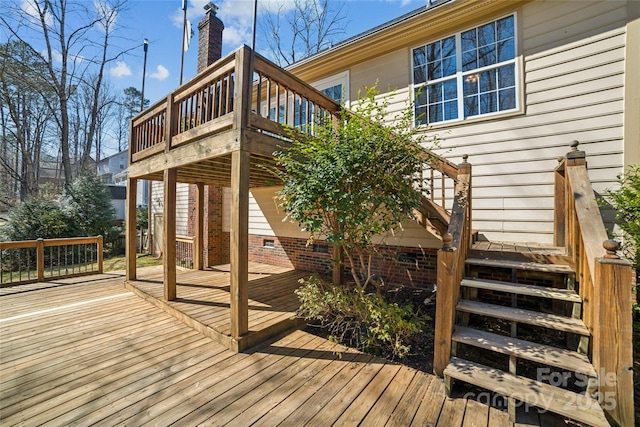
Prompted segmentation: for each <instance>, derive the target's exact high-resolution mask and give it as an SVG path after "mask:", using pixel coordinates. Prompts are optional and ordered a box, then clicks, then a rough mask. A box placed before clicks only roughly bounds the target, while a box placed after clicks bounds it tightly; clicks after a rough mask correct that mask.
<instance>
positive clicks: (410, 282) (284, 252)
mask: <svg viewBox="0 0 640 427" xmlns="http://www.w3.org/2000/svg"><path fill="white" fill-rule="evenodd" d="M379 252H380V255H381V256H380V257H377V258H376V260H375V261H374V264H373V271H374V273H375V274H376V275H378V276H379V277H381V278H383V279H384V281H385V282H386V283H388V284H403V285H406V286H411V287H417V288H427V289H431V288H432V287H433V284H434V283H435V282H436V259H437V249H420V248H407V247H396V246H382V247H380V248H379ZM332 257H333V246H332V245H328V244H325V243H323V242H318V243H317V244H314V245H307V242H306V240H305V239H295V238H290V237H275V236H261V235H256V234H251V235H249V260H250V261H253V262H260V263H265V264H271V265H277V266H282V267H292V268H296V269H300V270H308V271H314V272H318V273H320V274H326V275H330V274H331V271H332V262H331V259H332ZM349 277H350V273H349V272H346V278H347V280H348V278H349Z"/></svg>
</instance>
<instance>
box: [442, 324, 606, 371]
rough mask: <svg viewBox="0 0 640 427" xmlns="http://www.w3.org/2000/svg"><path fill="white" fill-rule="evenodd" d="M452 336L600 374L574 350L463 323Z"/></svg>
mask: <svg viewBox="0 0 640 427" xmlns="http://www.w3.org/2000/svg"><path fill="white" fill-rule="evenodd" d="M452 339H453V341H456V342H459V343H462V344H468V345H472V346H475V347H480V348H483V349H487V350H491V351H495V352H498V353H502V354H506V355H509V356H515V357H518V358H520V359H526V360H530V361H532V362H538V363H542V364H544V365H547V366H553V367H556V368H560V369H564V370H566V371H568V372H577V373H580V374H582V375H585V376H587V377H596V375H597V374H596V371H595V369H594V367H593V365H592V364H591V362H590V361H589V358H588V357H587V356H586V355H584V354H580V353H578V352H575V351H570V350H565V349H561V348H557V347H551V346H549V345H544V344H538V343H534V342H530V341H525V340H521V339H518V338H511V337H505V336H503V335H496V334H493V333H491V332H485V331H479V330H477V329H472V328H467V327H464V326H456V330H455V332H454V334H453V336H452Z"/></svg>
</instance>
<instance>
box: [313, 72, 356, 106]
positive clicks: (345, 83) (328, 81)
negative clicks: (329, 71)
mask: <svg viewBox="0 0 640 427" xmlns="http://www.w3.org/2000/svg"><path fill="white" fill-rule="evenodd" d="M339 84H341V85H342V95H343V97H344V99H343V102H344V106H345V107H346V108H349V106H350V99H349V71H348V70H347V71H343V72H341V73H338V74H334V75H332V76H329V77H326V78H324V79H321V80H318V81H315V82H313V83H311V86H313V87H314V88H316V89H317V90H319V91H323V90H325V89H327V88H330V87H333V86H337V85H339Z"/></svg>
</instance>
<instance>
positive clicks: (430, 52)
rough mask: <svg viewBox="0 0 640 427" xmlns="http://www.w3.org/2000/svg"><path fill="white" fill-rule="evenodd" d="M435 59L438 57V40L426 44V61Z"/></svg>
mask: <svg viewBox="0 0 640 427" xmlns="http://www.w3.org/2000/svg"><path fill="white" fill-rule="evenodd" d="M437 59H440V42H439V41H437V42H435V43H431V44H428V45H427V62H433V61H435V60H437Z"/></svg>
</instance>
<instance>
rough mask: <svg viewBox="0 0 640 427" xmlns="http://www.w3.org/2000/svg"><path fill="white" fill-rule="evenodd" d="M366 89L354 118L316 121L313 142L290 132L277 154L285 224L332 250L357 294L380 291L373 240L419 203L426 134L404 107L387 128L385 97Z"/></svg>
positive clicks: (394, 226)
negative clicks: (418, 184)
mask: <svg viewBox="0 0 640 427" xmlns="http://www.w3.org/2000/svg"><path fill="white" fill-rule="evenodd" d="M377 95H378V91H377V89H376V88H375V87H374V88H369V89H368V90H367V93H366V94H365V95H364V96H363V97H362V98H361V99H360V100H359V101H358V104H357V105H356V106H355V108H354V111H353V112H352V113H349V112H347V111H346V110H341V113H340V118H339V120H337V121H336V123H334V122H333V121H331V120H324V121H322V120H321V121H320V122H319V123H314V126H315V127H314V131H315V137H313V138H309V137H307V136H306V135H305V134H304V133H300V132H298V133H296V132H292V133H291V139H292V140H293V143H292V144H291V146H290V147H288V148H287V149H286V150H283V151H281V152H279V153H276V159H277V161H278V164H279V166H280V167H281V168H282V169H275V170H274V172H275V173H276V174H277V175H278V176H279V177H280V178H281V179H282V181H283V188H282V190H281V191H280V192H279V193H278V198H279V201H280V203H281V205H282V207H283V208H284V211H285V212H286V215H287V219H289V220H291V221H292V222H294V223H298V224H300V226H301V227H304V230H306V231H307V232H308V233H309V240H313V239H314V237H316V236H323V238H324V239H325V240H326V241H327V242H330V243H333V244H334V245H335V248H336V250H335V253H336V259H335V260H334V262H336V263H339V262H340V260H339V259H340V257H339V255H340V254H342V255H344V257H345V263H346V264H347V265H348V267H349V269H350V271H351V274H352V278H353V280H354V281H355V282H356V284H357V285H358V286H359V287H361V288H366V287H367V286H369V285H373V286H375V287H376V290H377V292H378V293H379V294H382V293H383V291H384V285H385V284H384V282H383V280H382V276H381V275H380V274H379V272H375V271H374V269H373V268H372V267H373V265H374V263H373V256H374V255H376V249H377V245H376V244H374V238H375V237H376V236H384V235H385V234H386V233H393V231H394V230H396V229H398V228H400V224H401V222H402V221H405V220H408V219H410V218H412V215H413V209H414V208H415V207H416V206H418V205H419V201H420V192H419V191H418V189H417V187H416V185H415V179H416V176H418V175H419V173H420V172H421V171H422V163H423V159H422V157H421V154H422V153H423V148H422V146H421V142H422V140H423V138H424V136H423V135H422V134H421V133H419V132H418V130H417V129H416V128H415V126H412V123H413V108H412V107H411V105H408V106H407V108H406V109H404V110H403V111H402V112H400V114H399V117H396V118H395V119H396V120H394V121H393V122H389V114H388V109H389V101H388V98H383V99H379V98H378V97H377Z"/></svg>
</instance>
